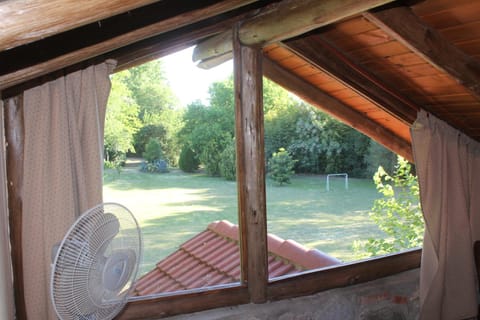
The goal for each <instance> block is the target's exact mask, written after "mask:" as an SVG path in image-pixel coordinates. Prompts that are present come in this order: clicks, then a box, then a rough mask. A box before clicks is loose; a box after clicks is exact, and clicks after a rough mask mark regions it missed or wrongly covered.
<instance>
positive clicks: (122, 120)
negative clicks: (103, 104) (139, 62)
mask: <svg viewBox="0 0 480 320" xmlns="http://www.w3.org/2000/svg"><path fill="white" fill-rule="evenodd" d="M128 73H129V71H123V72H119V73H116V74H115V75H113V76H112V78H111V81H112V90H111V93H110V97H109V99H108V103H107V111H106V115H105V119H106V120H105V131H104V146H105V157H106V160H107V161H112V162H115V161H118V160H122V159H123V158H124V156H125V154H126V153H127V152H129V151H134V146H133V135H134V134H135V132H136V131H137V130H138V128H139V126H140V122H139V120H138V112H139V106H138V105H137V103H136V102H135V99H133V96H132V93H131V91H130V90H129V89H128V87H127V86H126V85H125V79H126V78H127V77H128Z"/></svg>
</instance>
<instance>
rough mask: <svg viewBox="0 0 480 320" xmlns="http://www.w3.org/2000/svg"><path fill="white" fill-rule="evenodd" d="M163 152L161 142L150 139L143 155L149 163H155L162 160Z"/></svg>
mask: <svg viewBox="0 0 480 320" xmlns="http://www.w3.org/2000/svg"><path fill="white" fill-rule="evenodd" d="M162 156H163V152H162V146H161V145H160V142H159V141H158V140H157V139H155V138H150V140H148V143H147V145H146V147H145V152H144V153H143V157H144V158H145V160H146V161H147V162H154V161H156V160H160V159H162Z"/></svg>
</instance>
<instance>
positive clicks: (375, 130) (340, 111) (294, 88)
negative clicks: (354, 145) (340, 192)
mask: <svg viewBox="0 0 480 320" xmlns="http://www.w3.org/2000/svg"><path fill="white" fill-rule="evenodd" d="M263 73H264V75H265V76H266V77H267V78H269V79H270V80H272V81H274V82H276V83H277V84H279V85H280V86H282V87H284V88H285V89H287V90H288V91H290V92H292V93H294V94H296V95H297V96H299V97H300V98H302V99H303V100H305V101H307V102H308V103H310V104H312V105H314V106H316V107H317V108H319V109H320V110H322V111H325V112H326V113H328V114H329V115H331V116H333V117H335V118H336V119H338V120H340V121H342V122H343V123H345V124H347V125H349V126H350V127H352V128H354V129H356V130H358V131H359V132H361V133H363V134H365V135H366V136H368V137H370V138H372V139H373V140H375V141H377V142H378V143H380V144H382V145H383V146H385V147H386V148H387V149H389V150H391V151H393V152H395V153H396V154H399V155H401V156H402V157H404V158H405V159H407V160H408V161H410V162H412V163H413V154H412V146H411V144H410V143H409V142H407V141H405V140H403V139H401V138H399V137H398V136H396V135H395V134H393V133H392V132H391V131H389V130H388V129H386V128H384V127H382V126H381V125H380V124H378V123H376V122H374V121H373V120H370V119H368V118H366V117H365V115H363V114H361V113H360V112H358V111H355V110H353V109H352V108H350V107H349V106H347V105H345V104H344V103H343V102H341V101H339V100H337V99H336V98H334V97H331V96H329V95H328V94H326V93H324V92H323V91H320V90H319V89H318V88H317V87H315V86H314V85H312V84H310V83H308V82H307V81H305V80H303V79H302V78H300V77H298V76H297V75H295V74H293V73H291V72H290V71H288V70H285V69H284V68H282V67H280V66H279V65H277V64H276V63H274V62H272V61H271V60H269V59H267V58H264V59H263Z"/></svg>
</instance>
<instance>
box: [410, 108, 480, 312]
mask: <svg viewBox="0 0 480 320" xmlns="http://www.w3.org/2000/svg"><path fill="white" fill-rule="evenodd" d="M411 134H412V141H413V152H414V158H415V164H416V168H417V175H418V181H419V184H420V198H421V203H422V209H423V214H424V218H425V225H426V228H425V239H424V245H423V255H422V266H421V273H420V303H421V312H420V313H421V314H420V319H422V320H423V319H432V320H448V319H452V320H453V319H455V320H458V319H466V318H470V317H474V316H475V315H476V314H477V283H476V271H475V265H474V257H473V242H474V241H475V240H478V239H480V237H479V236H480V144H479V143H478V142H476V141H474V140H472V139H470V138H469V137H467V136H465V135H464V134H462V133H461V132H459V131H457V130H455V129H454V128H452V127H450V126H449V125H447V124H446V123H444V122H442V121H440V120H439V119H437V118H435V117H434V116H433V115H429V114H427V113H426V112H423V111H422V112H420V113H419V115H418V118H417V120H416V122H415V123H414V125H413V126H412V130H411Z"/></svg>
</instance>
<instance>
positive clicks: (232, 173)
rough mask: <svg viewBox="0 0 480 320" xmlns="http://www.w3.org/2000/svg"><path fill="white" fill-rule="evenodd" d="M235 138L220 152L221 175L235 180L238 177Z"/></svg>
mask: <svg viewBox="0 0 480 320" xmlns="http://www.w3.org/2000/svg"><path fill="white" fill-rule="evenodd" d="M236 163H237V161H236V152H235V139H232V140H231V141H230V143H229V144H228V145H227V146H226V147H225V149H224V150H223V152H222V153H221V154H220V175H221V176H222V177H224V178H225V179H227V180H232V181H233V180H235V178H236V177H237V167H236Z"/></svg>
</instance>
